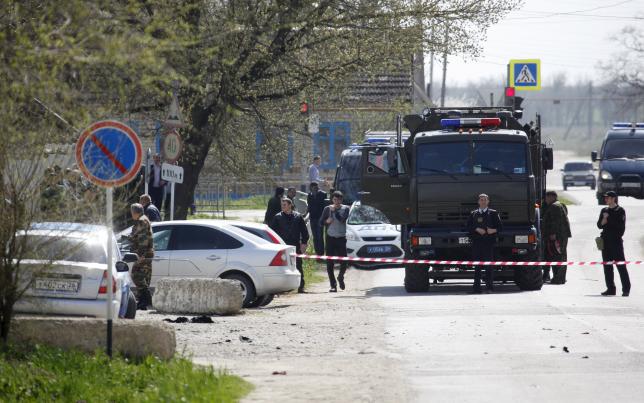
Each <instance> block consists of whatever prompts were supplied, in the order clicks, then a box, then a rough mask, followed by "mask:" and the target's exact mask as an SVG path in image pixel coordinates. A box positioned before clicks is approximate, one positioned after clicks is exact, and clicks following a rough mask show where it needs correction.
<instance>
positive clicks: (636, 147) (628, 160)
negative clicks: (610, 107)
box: [590, 123, 644, 204]
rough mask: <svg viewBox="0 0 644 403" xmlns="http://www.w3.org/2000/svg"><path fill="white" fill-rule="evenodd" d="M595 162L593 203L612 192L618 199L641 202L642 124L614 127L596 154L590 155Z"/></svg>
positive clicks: (643, 189) (643, 174)
mask: <svg viewBox="0 0 644 403" xmlns="http://www.w3.org/2000/svg"><path fill="white" fill-rule="evenodd" d="M590 157H591V159H592V160H593V161H599V177H598V178H597V194H596V196H597V202H598V203H599V204H604V197H603V194H604V193H605V192H606V191H609V190H613V191H615V192H617V194H618V195H619V196H631V197H635V198H637V199H644V186H643V181H644V123H615V124H613V127H612V129H611V130H609V131H608V133H606V137H605V138H604V141H603V143H602V147H601V150H600V151H599V153H597V151H593V152H591V154H590Z"/></svg>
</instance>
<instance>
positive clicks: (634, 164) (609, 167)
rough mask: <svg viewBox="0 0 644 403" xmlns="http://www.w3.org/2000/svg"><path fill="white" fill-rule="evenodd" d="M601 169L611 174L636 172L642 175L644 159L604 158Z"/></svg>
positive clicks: (643, 172) (643, 173)
mask: <svg viewBox="0 0 644 403" xmlns="http://www.w3.org/2000/svg"><path fill="white" fill-rule="evenodd" d="M600 169H602V170H605V171H608V172H610V173H611V174H612V175H616V174H617V175H621V174H637V175H644V159H639V160H627V159H620V160H618V159H614V160H604V161H602V162H601V168H600Z"/></svg>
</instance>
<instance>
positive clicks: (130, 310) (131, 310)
mask: <svg viewBox="0 0 644 403" xmlns="http://www.w3.org/2000/svg"><path fill="white" fill-rule="evenodd" d="M135 317H136V297H135V296H134V293H133V292H132V291H130V292H129V293H128V294H127V309H126V310H125V319H134V318H135Z"/></svg>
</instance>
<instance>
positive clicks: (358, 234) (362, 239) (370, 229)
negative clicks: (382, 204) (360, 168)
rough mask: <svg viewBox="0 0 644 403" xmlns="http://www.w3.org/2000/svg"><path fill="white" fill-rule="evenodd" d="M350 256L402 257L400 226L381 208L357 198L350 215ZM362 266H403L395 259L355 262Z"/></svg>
mask: <svg viewBox="0 0 644 403" xmlns="http://www.w3.org/2000/svg"><path fill="white" fill-rule="evenodd" d="M347 256H351V257H366V258H372V257H373V258H402V257H403V256H404V252H403V251H402V250H401V249H400V230H399V229H398V228H397V227H396V226H395V225H392V224H390V223H389V220H388V219H387V217H386V216H385V215H384V214H383V213H382V212H381V211H380V210H378V209H376V208H374V207H371V206H367V205H364V204H361V203H360V202H355V203H353V204H352V205H351V209H350V210H349V218H348V219H347ZM351 265H352V266H354V267H358V268H378V267H391V266H400V264H391V263H367V262H351Z"/></svg>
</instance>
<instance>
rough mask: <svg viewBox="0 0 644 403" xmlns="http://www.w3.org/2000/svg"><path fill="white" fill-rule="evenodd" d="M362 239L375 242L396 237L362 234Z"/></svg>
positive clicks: (391, 239)
mask: <svg viewBox="0 0 644 403" xmlns="http://www.w3.org/2000/svg"><path fill="white" fill-rule="evenodd" d="M362 239H363V240H365V241H367V242H376V241H393V240H394V239H396V237H395V236H363V237H362Z"/></svg>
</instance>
